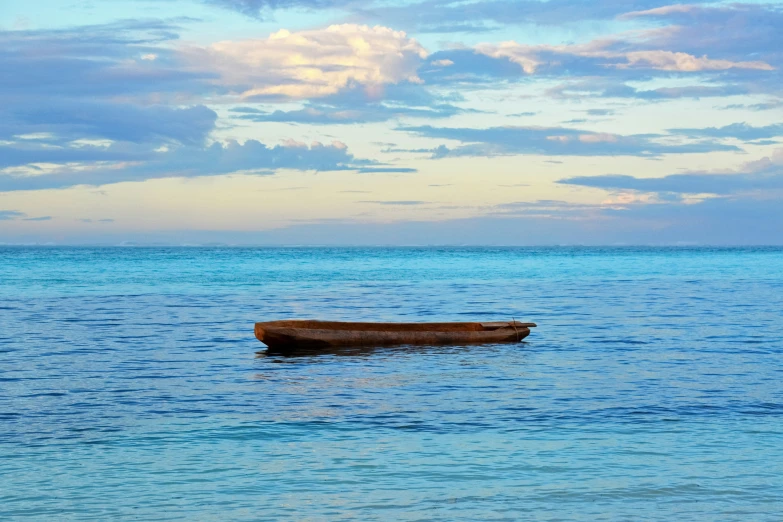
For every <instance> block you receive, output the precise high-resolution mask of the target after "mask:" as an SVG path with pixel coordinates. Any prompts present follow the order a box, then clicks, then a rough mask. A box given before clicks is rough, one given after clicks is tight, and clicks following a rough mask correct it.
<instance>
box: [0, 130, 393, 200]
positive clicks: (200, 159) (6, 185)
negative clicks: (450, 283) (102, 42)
mask: <svg viewBox="0 0 783 522" xmlns="http://www.w3.org/2000/svg"><path fill="white" fill-rule="evenodd" d="M98 159H101V158H100V156H96V157H92V158H91V160H93V161H95V160H98ZM105 159H106V158H104V160H105ZM139 159H143V161H139V162H136V163H131V164H120V165H100V164H99V165H97V166H95V165H94V166H92V167H91V168H88V169H83V168H71V167H69V166H63V167H61V168H60V169H59V170H58V171H56V172H53V173H45V174H38V175H26V176H12V175H8V174H6V175H0V191H14V190H42V189H53V188H66V187H72V186H76V185H96V186H99V185H107V184H111V183H120V182H124V181H144V180H148V179H156V178H168V177H198V176H210V175H222V174H229V173H232V172H237V171H252V172H254V173H256V174H258V173H261V174H263V173H267V174H268V173H272V172H273V171H275V170H277V169H295V170H316V171H332V170H360V169H363V168H369V167H372V166H373V165H378V166H379V167H382V165H380V164H377V163H375V162H373V161H370V160H364V159H359V158H355V157H354V156H353V155H352V154H350V153H349V152H348V150H347V149H346V148H345V147H344V146H343V145H322V144H320V143H316V144H313V145H311V146H309V147H307V146H300V145H293V146H282V145H276V146H274V147H269V146H267V145H265V144H263V143H260V142H258V141H255V140H248V141H246V142H245V143H244V144H240V143H238V142H235V141H229V142H228V143H226V144H220V143H214V144H212V145H210V146H208V147H201V148H198V147H178V148H174V149H171V150H169V151H164V152H156V151H147V152H146V154H145V155H143V157H140V158H139ZM389 168H391V167H389Z"/></svg>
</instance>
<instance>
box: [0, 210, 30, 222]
mask: <svg viewBox="0 0 783 522" xmlns="http://www.w3.org/2000/svg"><path fill="white" fill-rule="evenodd" d="M25 215H26V214H25V213H24V212H19V211H17V210H0V221H9V220H11V219H18V218H23V217H24V216H25Z"/></svg>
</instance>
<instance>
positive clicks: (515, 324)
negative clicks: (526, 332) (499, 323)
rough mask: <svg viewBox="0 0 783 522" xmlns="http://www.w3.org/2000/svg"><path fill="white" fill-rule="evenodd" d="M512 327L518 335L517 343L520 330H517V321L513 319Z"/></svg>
mask: <svg viewBox="0 0 783 522" xmlns="http://www.w3.org/2000/svg"><path fill="white" fill-rule="evenodd" d="M511 326H513V327H514V331H515V332H516V333H517V342H519V330H517V320H516V319H514V318H513V317H512V318H511Z"/></svg>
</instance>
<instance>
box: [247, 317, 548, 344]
mask: <svg viewBox="0 0 783 522" xmlns="http://www.w3.org/2000/svg"><path fill="white" fill-rule="evenodd" d="M535 326H536V325H535V323H520V322H519V321H497V322H488V323H347V322H338V321H310V320H289V321H270V322H265V323H256V328H255V334H256V338H257V339H258V340H259V341H261V342H263V343H264V344H266V345H267V346H268V347H269V348H272V349H275V350H286V349H296V348H329V347H335V346H390V345H402V344H415V345H448V344H452V345H454V344H490V343H516V342H519V341H521V340H522V339H524V338H525V337H527V336H528V335H530V328H532V327H535Z"/></svg>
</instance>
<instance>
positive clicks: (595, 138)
mask: <svg viewBox="0 0 783 522" xmlns="http://www.w3.org/2000/svg"><path fill="white" fill-rule="evenodd" d="M399 130H402V131H406V132H411V133H414V134H417V135H419V136H424V137H427V138H442V139H449V140H456V141H460V142H462V143H464V144H465V145H462V146H459V147H456V148H448V147H446V146H444V145H441V146H439V147H437V148H435V149H432V150H430V151H429V152H432V154H433V158H445V157H458V156H499V155H513V154H540V155H547V156H648V157H649V156H659V155H661V154H685V153H701V152H714V151H740V150H741V149H739V148H737V147H735V146H732V145H724V144H720V143H715V142H713V141H699V142H695V143H679V144H665V143H660V142H656V141H654V139H656V138H661V137H662V136H659V135H649V134H636V135H628V136H623V135H615V134H602V133H597V132H592V131H586V130H578V129H571V128H564V127H549V128H547V127H491V128H487V129H471V128H458V127H454V128H451V127H432V126H429V125H426V126H420V127H400V128H399Z"/></svg>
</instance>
